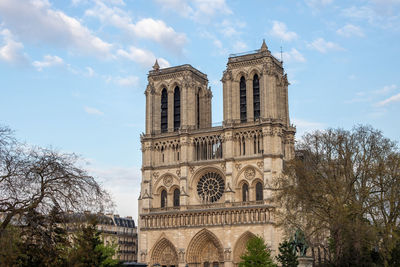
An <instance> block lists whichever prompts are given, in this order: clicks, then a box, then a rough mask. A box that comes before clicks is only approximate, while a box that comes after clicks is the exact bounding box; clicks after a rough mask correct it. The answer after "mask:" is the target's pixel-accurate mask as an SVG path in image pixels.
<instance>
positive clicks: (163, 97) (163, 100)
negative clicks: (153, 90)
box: [161, 88, 168, 133]
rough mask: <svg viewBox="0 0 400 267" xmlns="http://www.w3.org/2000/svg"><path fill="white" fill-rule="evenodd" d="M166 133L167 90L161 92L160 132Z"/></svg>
mask: <svg viewBox="0 0 400 267" xmlns="http://www.w3.org/2000/svg"><path fill="white" fill-rule="evenodd" d="M166 131H168V93H167V89H165V88H164V89H163V90H162V92H161V132H162V133H165V132H166Z"/></svg>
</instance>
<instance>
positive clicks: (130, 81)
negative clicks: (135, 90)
mask: <svg viewBox="0 0 400 267" xmlns="http://www.w3.org/2000/svg"><path fill="white" fill-rule="evenodd" d="M115 82H116V83H117V84H118V85H120V86H126V87H132V86H136V85H138V83H139V78H138V77H136V76H133V75H131V76H127V77H118V78H116V79H115Z"/></svg>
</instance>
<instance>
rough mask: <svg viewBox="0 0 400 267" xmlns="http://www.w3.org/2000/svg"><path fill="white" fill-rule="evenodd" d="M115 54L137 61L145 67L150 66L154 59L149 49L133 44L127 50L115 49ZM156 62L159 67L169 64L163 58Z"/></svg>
mask: <svg viewBox="0 0 400 267" xmlns="http://www.w3.org/2000/svg"><path fill="white" fill-rule="evenodd" d="M117 55H118V56H120V57H123V58H126V59H129V60H132V61H134V62H137V63H139V64H140V65H142V66H143V67H145V68H150V67H151V66H153V64H154V62H155V61H156V57H155V56H154V54H153V53H152V52H151V51H149V50H144V49H140V48H137V47H134V46H130V47H129V49H128V50H127V51H126V50H123V49H119V50H118V51H117ZM158 64H159V65H160V67H161V68H166V67H169V66H170V64H169V62H168V61H167V60H165V59H163V58H159V59H158Z"/></svg>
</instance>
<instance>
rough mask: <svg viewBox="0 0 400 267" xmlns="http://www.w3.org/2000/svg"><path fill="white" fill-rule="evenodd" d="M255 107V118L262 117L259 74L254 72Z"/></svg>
mask: <svg viewBox="0 0 400 267" xmlns="http://www.w3.org/2000/svg"><path fill="white" fill-rule="evenodd" d="M253 108H254V119H255V120H256V119H258V118H260V82H259V80H258V75H257V74H254V78H253Z"/></svg>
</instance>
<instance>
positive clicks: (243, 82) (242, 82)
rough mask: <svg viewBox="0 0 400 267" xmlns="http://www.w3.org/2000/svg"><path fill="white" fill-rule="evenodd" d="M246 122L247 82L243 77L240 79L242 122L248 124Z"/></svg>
mask: <svg viewBox="0 0 400 267" xmlns="http://www.w3.org/2000/svg"><path fill="white" fill-rule="evenodd" d="M246 120H247V106H246V80H245V79H244V77H243V76H242V78H240V121H241V122H246Z"/></svg>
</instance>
